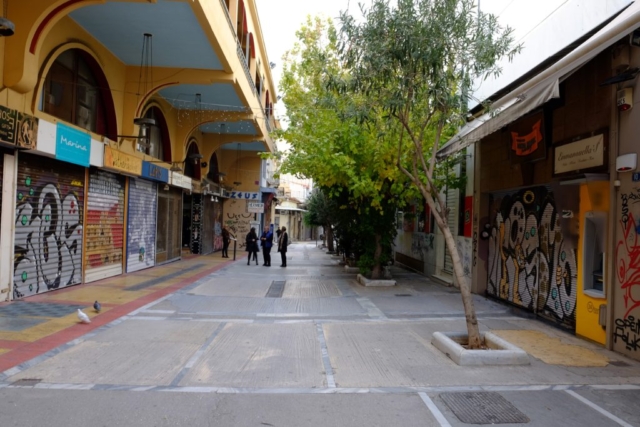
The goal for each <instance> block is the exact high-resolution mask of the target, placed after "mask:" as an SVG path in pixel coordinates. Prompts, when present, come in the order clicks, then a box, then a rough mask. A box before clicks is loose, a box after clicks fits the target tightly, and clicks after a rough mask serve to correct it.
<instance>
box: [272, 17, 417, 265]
mask: <svg viewBox="0 0 640 427" xmlns="http://www.w3.org/2000/svg"><path fill="white" fill-rule="evenodd" d="M297 36H298V39H299V42H298V43H296V45H295V46H294V48H293V49H292V50H291V51H290V52H289V53H288V55H287V56H286V57H285V60H284V65H283V74H282V79H281V82H280V90H281V92H282V93H283V102H284V104H285V106H286V107H287V113H286V118H287V120H286V121H288V123H287V128H286V130H283V131H281V132H279V133H278V135H277V136H278V137H280V138H282V139H284V140H286V141H287V142H288V143H289V144H290V146H291V150H290V151H289V152H288V154H287V156H286V158H285V159H284V160H283V162H282V164H281V172H283V173H292V174H296V175H303V176H305V177H308V178H312V179H313V180H314V182H315V183H316V184H317V185H318V186H320V187H322V188H323V189H324V193H325V195H326V197H328V198H329V199H333V200H340V202H339V203H340V205H339V207H340V209H347V210H349V212H348V213H349V214H354V215H358V217H357V218H356V219H354V221H356V223H357V224H361V223H362V222H363V221H369V220H372V221H373V219H372V218H370V217H372V216H375V215H378V216H380V218H377V217H376V218H375V220H376V221H378V225H377V226H376V227H371V228H370V229H369V230H368V231H369V232H371V233H373V234H372V239H373V241H372V243H370V247H371V248H372V253H371V261H370V262H369V264H371V265H370V267H371V271H372V277H373V278H379V277H380V276H381V275H382V263H383V262H384V256H385V254H386V253H388V252H390V244H391V239H389V238H388V234H389V232H390V231H388V230H391V231H395V228H394V223H393V218H394V217H393V213H395V210H396V206H401V205H402V203H404V200H403V198H402V197H399V196H398V194H405V193H406V191H405V187H404V185H403V183H404V182H405V181H406V180H407V179H406V178H405V177H404V176H403V175H402V174H401V173H400V172H399V171H398V169H397V168H396V167H395V166H394V162H395V156H396V145H395V141H394V140H392V139H391V138H389V137H386V136H384V135H381V134H379V132H378V131H377V129H376V128H375V127H371V126H367V125H366V124H365V125H363V122H362V120H361V112H362V111H367V108H365V106H364V105H363V103H364V102H367V99H366V97H358V96H356V97H344V96H341V95H340V94H339V93H336V92H335V91H333V90H331V89H330V88H329V87H328V85H327V82H328V81H330V80H331V77H332V76H338V77H340V78H344V77H346V76H345V72H344V70H343V68H342V66H341V64H340V61H339V60H338V56H337V50H336V42H337V33H336V31H335V28H334V27H333V25H332V24H331V21H330V20H328V21H323V20H322V19H320V18H315V19H313V20H312V19H311V18H309V19H308V20H307V22H306V24H305V25H303V26H302V28H301V29H300V30H299V31H298V33H297ZM390 213H391V215H390ZM341 217H342V215H341ZM389 217H391V218H392V220H391V221H387V223H384V221H383V220H384V219H388V218H389ZM332 225H333V226H334V228H335V225H336V224H334V223H332ZM349 228H350V229H353V228H355V227H353V226H352V225H349ZM350 229H347V230H349V231H352V230H350ZM329 230H331V229H329ZM343 231H344V230H343ZM342 234H343V235H346V234H347V233H346V232H343V233H342ZM359 237H360V238H359V239H357V241H358V242H363V240H362V238H363V236H359ZM362 245H363V246H364V247H366V246H367V244H365V243H362ZM385 245H386V246H385Z"/></svg>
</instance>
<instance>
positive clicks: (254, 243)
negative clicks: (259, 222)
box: [246, 227, 260, 265]
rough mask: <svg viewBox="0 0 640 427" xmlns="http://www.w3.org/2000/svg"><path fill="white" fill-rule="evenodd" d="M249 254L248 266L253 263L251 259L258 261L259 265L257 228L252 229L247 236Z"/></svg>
mask: <svg viewBox="0 0 640 427" xmlns="http://www.w3.org/2000/svg"><path fill="white" fill-rule="evenodd" d="M246 243H247V252H249V257H248V258H247V265H249V264H250V263H251V259H252V258H253V259H254V260H256V265H258V251H259V250H260V249H258V235H257V234H256V229H255V227H251V231H249V234H247V239H246Z"/></svg>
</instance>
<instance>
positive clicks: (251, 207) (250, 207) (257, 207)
mask: <svg viewBox="0 0 640 427" xmlns="http://www.w3.org/2000/svg"><path fill="white" fill-rule="evenodd" d="M263 212H264V203H258V202H247V213H263Z"/></svg>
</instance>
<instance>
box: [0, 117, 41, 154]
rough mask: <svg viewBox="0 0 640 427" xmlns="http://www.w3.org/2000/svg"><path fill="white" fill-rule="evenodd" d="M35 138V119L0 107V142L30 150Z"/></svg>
mask: <svg viewBox="0 0 640 427" xmlns="http://www.w3.org/2000/svg"><path fill="white" fill-rule="evenodd" d="M37 137H38V119H37V118H35V117H33V116H30V115H28V114H22V113H19V112H18V111H16V110H12V109H10V108H6V107H2V106H0V142H2V143H4V144H7V145H12V146H17V147H20V148H26V149H29V150H31V149H33V148H35V146H36V140H37Z"/></svg>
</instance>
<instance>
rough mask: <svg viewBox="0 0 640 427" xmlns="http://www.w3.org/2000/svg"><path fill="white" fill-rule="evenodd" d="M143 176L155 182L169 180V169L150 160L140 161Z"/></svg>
mask: <svg viewBox="0 0 640 427" xmlns="http://www.w3.org/2000/svg"><path fill="white" fill-rule="evenodd" d="M140 176H142V177H143V178H147V179H149V180H151V181H157V182H166V183H168V182H169V169H166V168H163V167H162V166H158V165H155V164H153V163H151V162H147V161H144V160H143V161H142V173H141V174H140Z"/></svg>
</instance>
